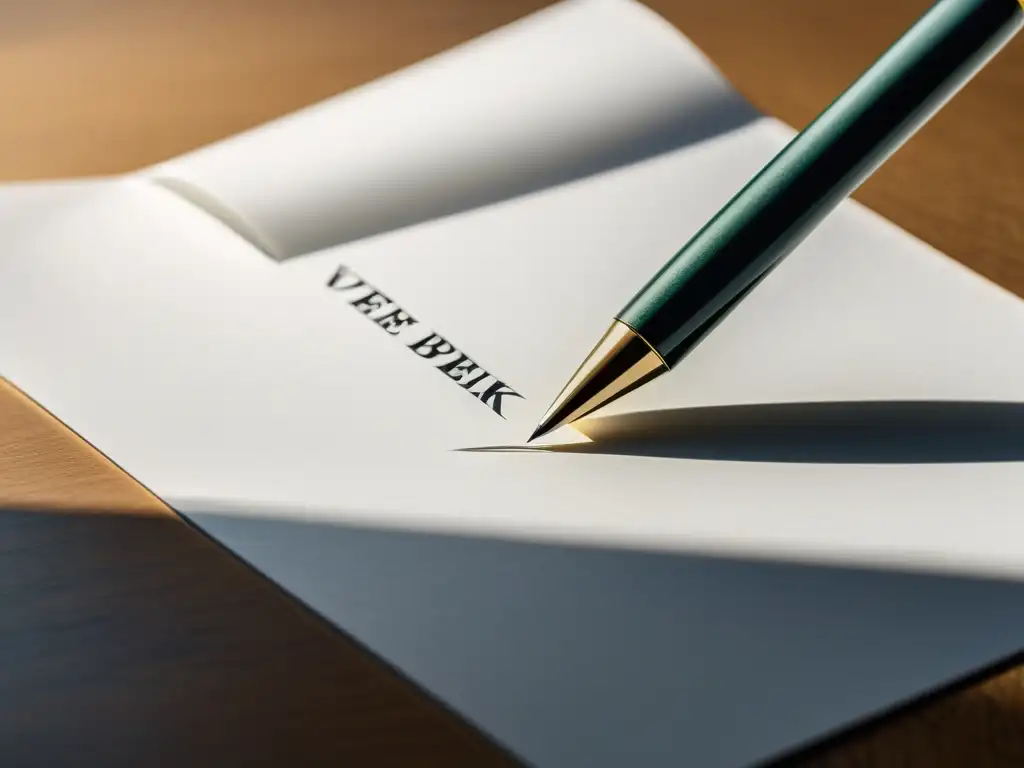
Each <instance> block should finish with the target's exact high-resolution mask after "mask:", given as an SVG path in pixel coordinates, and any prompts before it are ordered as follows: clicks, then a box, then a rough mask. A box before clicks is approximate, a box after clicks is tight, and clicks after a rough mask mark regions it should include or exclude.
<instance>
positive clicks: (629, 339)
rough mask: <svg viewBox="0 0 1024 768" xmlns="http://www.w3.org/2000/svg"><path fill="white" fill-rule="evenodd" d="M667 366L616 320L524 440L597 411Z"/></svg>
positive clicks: (656, 374)
mask: <svg viewBox="0 0 1024 768" xmlns="http://www.w3.org/2000/svg"><path fill="white" fill-rule="evenodd" d="M667 370H668V366H667V365H666V364H665V361H664V360H663V359H662V358H661V355H659V354H658V353H657V352H656V351H655V350H654V347H652V346H651V345H650V344H648V343H647V342H646V341H645V340H644V338H643V337H642V336H640V334H638V333H637V332H636V331H634V330H633V329H632V328H630V327H629V326H628V325H626V324H625V323H623V322H621V321H620V320H616V321H615V322H614V323H612V326H611V328H609V329H608V331H607V332H606V333H605V335H604V337H603V338H602V339H601V341H599V342H598V344H597V346H596V347H594V351H593V352H591V353H590V355H589V356H588V357H587V359H586V360H584V361H583V365H581V366H580V367H579V368H578V369H576V373H575V374H574V375H573V377H572V378H571V379H569V383H568V384H566V385H565V388H564V389H562V392H561V393H560V394H559V395H558V397H557V398H555V402H554V403H552V405H551V407H550V408H548V412H547V413H545V414H544V418H543V419H541V421H540V425H539V426H538V427H537V429H536V430H534V432H533V434H532V435H530V439H529V440H527V442H532V441H534V440H536V439H537V438H538V437H540V436H541V435H546V434H547V433H548V432H551V431H552V430H554V429H557V428H558V427H560V426H562V425H563V424H569V423H570V422H573V421H576V420H577V419H581V418H583V417H584V416H586V415H587V414H588V413H591V412H592V411H596V410H597V409H598V408H600V407H601V406H602V405H606V404H608V403H610V402H611V401H612V400H616V399H618V398H620V397H622V396H623V395H625V394H626V393H627V392H632V391H633V390H634V389H636V388H637V387H639V386H640V385H642V384H646V383H647V382H648V381H650V380H651V379H653V378H656V377H657V376H660V375H661V374H663V373H664V372H665V371H667Z"/></svg>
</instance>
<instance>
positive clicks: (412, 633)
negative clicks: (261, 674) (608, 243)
mask: <svg viewBox="0 0 1024 768" xmlns="http://www.w3.org/2000/svg"><path fill="white" fill-rule="evenodd" d="M453 492H457V489H453ZM207 509H210V510H211V511H210V512H207V513H196V514H189V515H188V517H189V519H191V520H192V521H193V522H194V523H196V524H197V525H199V526H200V527H201V528H203V529H204V530H206V531H207V532H208V533H209V534H210V535H212V536H214V537H215V538H217V539H218V540H219V541H221V542H222V543H223V544H224V545H226V546H227V547H229V548H231V549H232V550H234V551H235V552H236V553H237V554H238V555H240V556H241V557H242V558H243V559H245V560H247V561H249V562H250V563H251V564H253V565H254V566H255V567H256V568H257V569H259V570H261V571H262V572H264V573H265V574H266V575H267V576H269V577H270V578H271V579H273V580H275V581H276V582H278V583H279V584H280V585H281V586H282V587H284V588H285V589H286V590H289V591H290V592H292V593H293V594H294V595H296V596H297V597H298V598H300V599H301V600H303V601H304V602H306V603H307V604H308V605H309V606H310V607H312V608H313V609H314V610H316V611H318V612H320V613H321V614H322V615H324V616H325V617H327V618H328V619H329V620H331V621H332V622H333V623H335V624H336V625H337V626H338V627H340V628H341V629H343V630H344V631H345V632H347V633H349V634H350V635H352V636H354V637H355V638H356V639H357V640H359V641H360V642H362V643H363V644H365V645H366V646H368V647H369V648H370V649H371V650H373V651H374V652H375V653H376V654H378V655H379V656H380V657H382V658H383V659H385V660H386V661H387V662H389V663H390V664H392V665H393V666H395V667H396V668H397V669H398V670H400V671H401V672H402V673H404V674H405V675H406V676H408V677H409V678H410V679H412V680H413V681H415V682H416V683H418V684H419V685H421V686H423V687H424V688H425V689H426V690H428V691H430V692H431V693H432V694H433V695H435V696H436V697H438V698H439V699H440V700H442V701H443V702H445V703H446V704H447V705H448V706H450V707H451V708H453V709H454V710H455V711H456V712H458V713H460V714H461V715H462V716H463V717H465V718H466V719H468V720H469V721H470V722H472V723H474V724H475V725H477V726H478V727H479V728H481V729H482V730H483V731H485V732H486V733H488V734H489V735H490V736H491V737H493V738H495V739H496V740H497V741H499V742H500V743H502V744H504V745H505V746H506V747H507V748H509V749H510V750H511V751H512V752H513V753H515V754H516V755H518V756H519V757H520V758H521V759H523V760H524V761H526V762H527V763H529V764H531V765H535V766H541V767H550V768H605V767H607V768H621V767H622V766H633V765H635V766H644V767H645V768H662V767H665V768H669V767H671V768H677V766H680V765H692V766H701V768H726V767H728V768H737V767H739V766H749V765H753V764H760V763H762V762H763V761H765V760H767V759H769V758H772V757H774V756H778V755H782V754H786V753H789V752H790V751H791V750H793V749H795V748H798V747H799V746H801V745H805V744H807V743H808V742H809V741H812V740H817V739H819V738H821V737H823V736H827V735H831V734H833V733H835V732H836V731H837V729H843V728H846V727H847V726H849V725H850V724H851V723H855V722H858V721H862V720H863V719H864V718H867V717H870V716H872V715H874V714H877V713H878V712H879V711H880V710H884V709H887V708H890V707H892V706H894V705H897V704H900V703H903V702H906V701H908V700H909V699H911V698H913V697H917V696H919V695H921V694H923V693H926V692H928V691H930V690H933V689H935V688H936V687H939V686H941V685H945V684H947V683H949V682H951V681H952V680H954V679H956V678H959V677H961V676H963V675H965V674H966V673H969V672H972V671H974V670H977V669H979V668H982V667H986V666H988V665H989V664H991V663H993V662H994V661H996V660H999V659H1002V658H1005V657H1008V656H1010V655H1012V654H1013V653H1015V652H1016V651H1018V650H1019V649H1020V648H1021V646H1022V638H1024V613H1022V612H1021V611H1020V610H1019V607H1020V602H1021V598H1022V597H1024V585H1019V584H1014V583H1009V582H997V581H985V580H974V579H965V578H951V577H931V576H925V575H911V574H899V573H888V572H882V571H869V570H856V569H844V568H830V567H811V566H802V565H791V564H781V563H770V562H754V561H739V560H729V559H718V558H713V557H705V556H689V555H668V554H652V553H641V552H628V551H619V550H612V549H590V548H583V547H568V546H554V545H542V544H530V543H519V542H512V541H502V540H496V539H477V538H470V537H458V536H443V535H427V534H417V533H408V532H382V531H374V530H366V529H359V528H353V527H346V526H341V525H333V524H327V523H309V522H300V521H285V520H282V519H265V518H262V519H254V518H244V517H236V516H235V515H234V514H231V515H225V514H223V512H224V508H223V507H220V508H217V507H215V505H207ZM237 511H238V512H244V508H239V509H238V510H237Z"/></svg>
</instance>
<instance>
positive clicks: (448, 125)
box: [147, 0, 755, 259]
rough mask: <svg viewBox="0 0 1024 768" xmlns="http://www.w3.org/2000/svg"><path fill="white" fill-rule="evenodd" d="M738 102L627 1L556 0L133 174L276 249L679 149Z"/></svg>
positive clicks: (733, 120)
mask: <svg viewBox="0 0 1024 768" xmlns="http://www.w3.org/2000/svg"><path fill="white" fill-rule="evenodd" d="M754 116H755V114H754V111H753V109H751V107H750V106H749V105H748V104H746V102H744V101H743V99H742V98H740V96H739V95H738V94H736V93H735V92H734V91H733V90H732V88H731V87H730V86H729V85H728V84H727V83H726V81H725V80H724V79H723V78H722V77H721V76H720V75H719V74H718V72H717V71H716V70H715V69H714V67H713V66H712V65H711V64H710V63H709V62H708V61H707V59H706V58H705V57H704V56H703V55H702V54H701V53H700V52H699V51H698V50H697V49H696V48H694V47H693V46H692V45H691V44H690V42H689V41H687V40H686V39H685V38H684V37H683V36H682V35H680V34H679V32H678V31H676V30H675V29H674V28H673V27H672V26H671V25H670V24H668V23H667V22H665V21H664V20H663V19H661V18H659V17H658V16H656V15H655V14H654V13H653V12H652V11H650V10H648V9H647V8H646V7H644V6H642V5H641V4H639V3H637V2H634V0H568V1H567V2H563V3H559V4H557V5H555V6H553V7H550V8H547V9H545V10H542V11H540V12H538V13H536V14H534V15H532V16H529V17H527V18H525V19H523V20H521V21H518V22H516V23H513V24H511V25H509V26H507V27H504V28H502V29H499V30H496V31H495V32H493V33H491V34H489V35H485V36H484V37H481V38H478V39H476V40H473V41H471V42H470V43H468V44H465V45H462V46H459V47H457V48H455V49H453V50H451V51H449V52H446V53H444V54H441V55H439V56H436V57H434V58H432V59H429V60H427V61H424V62H422V63H420V64H418V65H416V66H414V67H411V68H408V69H405V70H402V71H401V72H398V73H396V74H394V75H392V76H390V77H386V78H383V79H381V80H378V81H376V82H373V83H370V84H368V85H366V86H363V87H361V88H357V89H355V90H353V91H351V92H349V93H345V94H342V95H340V96H337V97H335V98H332V99H329V100H327V101H325V102H322V103H320V104H317V105H315V106H313V107H310V108H308V109H305V110H302V111H300V112H297V113H294V114H292V115H289V116H287V117H284V118H282V119H280V120H276V121H274V122H272V123H269V124H267V125H264V126H261V127H259V128H256V129H254V130H251V131H248V132H246V133H243V134H240V135H238V136H234V137H231V138H229V139H226V140H224V141H221V142H218V143H215V144H213V145H211V146H208V147H204V148H202V149H200V150H197V151H195V152H192V153H190V154H187V155H185V156H183V157H180V158H177V159H175V160H171V161H169V162H167V163H164V164H162V165H159V166H157V167H155V168H153V169H150V170H149V171H147V176H150V177H154V178H158V179H162V180H164V181H165V182H166V183H167V184H168V185H169V186H170V187H171V188H173V189H175V190H176V191H178V192H180V193H181V194H183V195H184V196H186V197H187V198H189V199H193V200H194V201H196V202H197V203H198V204H200V205H201V206H203V207H206V208H207V209H208V210H211V211H213V212H215V213H216V214H217V215H218V216H220V217H221V218H222V219H223V220H225V221H227V222H229V223H230V224H231V226H233V227H234V228H235V229H236V230H238V231H240V232H242V233H243V234H245V236H246V237H247V238H249V239H251V240H252V241H254V242H256V243H258V244H259V245H260V246H261V247H262V248H263V249H264V250H265V251H266V252H267V253H269V254H271V255H273V256H274V257H276V258H281V259H284V258H288V257H291V256H295V255H299V254H303V253H308V252H311V251H314V250H318V249H321V248H325V247H328V246H332V245H336V244H339V243H345V242H349V241H351V240H355V239H358V238H360V237H365V236H367V235H373V234H377V233H380V232H385V231H389V230H392V229H395V228H398V227H400V226H403V225H407V224H411V223H415V222H418V221H424V220H428V219H432V218H435V217H438V216H443V215H446V214H451V213H454V212H458V211H461V210H466V209H469V208H473V207H477V206H480V205H483V204H486V203H490V202H493V201H496V200H501V199H504V198H507V197H511V196H514V195H518V194H522V193H524V192H528V191H531V190H535V189H540V188H543V187H547V186H551V185H553V184H558V183H561V182H564V181H566V180H570V179H574V178H579V177H582V176H586V175H589V174H592V173H594V172H596V171H600V170H602V169H606V168H610V167H614V166H617V165H621V164H624V163H628V162H631V161H634V160H636V159H639V158H643V157H647V156H651V155H654V154H657V153H659V152H662V151H664V150H666V149H669V148H672V147H677V146H682V145H685V144H689V143H692V142H695V141H699V140H701V139H704V138H707V137H708V136H712V135H715V134H717V133H720V132H722V131H725V130H728V129H730V128H733V127H736V126H738V125H741V124H743V123H745V122H747V121H749V120H751V119H753V117H754Z"/></svg>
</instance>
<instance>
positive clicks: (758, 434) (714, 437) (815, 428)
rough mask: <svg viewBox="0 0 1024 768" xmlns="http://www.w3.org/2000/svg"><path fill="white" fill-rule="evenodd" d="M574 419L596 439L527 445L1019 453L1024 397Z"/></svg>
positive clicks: (787, 458)
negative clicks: (1018, 399) (1021, 399)
mask: <svg viewBox="0 0 1024 768" xmlns="http://www.w3.org/2000/svg"><path fill="white" fill-rule="evenodd" d="M574 427H575V428H576V429H577V430H578V431H579V432H582V433H583V434H584V435H586V436H587V437H588V438H590V440H591V441H592V442H589V443H577V444H571V445H550V446H539V447H537V448H536V449H533V450H537V451H549V452H560V453H598V454H613V455H623V456H655V457H661V458H677V459H707V460H715V461H749V462H792V463H808V464H939V463H976V462H1011V461H1024V403H1014V402H971V401H943V400H934V401H920V400H918V401H847V402H818V403H806V402H805V403H768V404H763V405H724V406H710V407H699V408H669V409H662V410H654V411H644V412H638V413H626V414H620V415H616V416H605V417H595V418H590V419H584V420H582V421H580V422H578V423H577V424H576V425H574ZM523 449H524V448H523V447H522V446H519V447H514V446H508V447H505V448H499V447H493V448H482V449H469V450H510V451H512V450H523ZM527 450H529V448H528V447H527Z"/></svg>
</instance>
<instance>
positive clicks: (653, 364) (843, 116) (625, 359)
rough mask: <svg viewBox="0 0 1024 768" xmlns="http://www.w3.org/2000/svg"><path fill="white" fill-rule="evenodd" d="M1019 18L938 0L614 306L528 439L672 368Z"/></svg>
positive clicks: (998, 4) (1018, 4)
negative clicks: (591, 346)
mask: <svg viewBox="0 0 1024 768" xmlns="http://www.w3.org/2000/svg"><path fill="white" fill-rule="evenodd" d="M1022 24H1024V0H939V2H938V3H936V4H935V5H934V6H932V8H931V9H930V10H929V11H928V12H927V13H925V15H924V16H922V17H921V18H920V19H919V20H918V21H917V22H916V23H915V24H914V25H913V26H912V27H911V28H910V29H909V30H908V31H907V32H906V33H905V34H904V35H903V36H902V37H901V38H900V39H899V40H897V41H896V43H895V44H894V45H893V46H892V47H891V48H889V50H888V51H886V52H885V53H884V54H883V55H882V56H881V58H879V59H878V61H876V62H875V63H874V64H873V65H872V66H871V67H870V68H869V69H868V70H867V71H866V72H865V73H864V74H863V75H861V76H860V77H859V78H858V79H857V80H856V81H855V82H854V83H853V85H851V86H850V87H849V88H847V90H846V91H845V92H844V93H843V94H842V95H840V96H839V98H838V99H836V100H835V101H834V102H832V104H831V105H830V106H829V107H828V108H827V109H826V110H825V111H824V112H822V113H821V114H820V115H819V116H818V117H817V118H816V119H815V120H814V121H813V122H812V123H811V124H810V125H808V126H807V127H806V128H805V129H804V130H803V131H801V132H800V133H799V134H798V135H797V136H796V137H795V138H794V139H793V140H792V141H791V142H790V143H789V144H788V145H787V146H786V147H785V148H784V149H783V150H782V151H781V152H780V153H779V154H778V155H776V156H775V158H774V159H773V160H772V161H771V162H769V163H768V165H766V166H765V167H764V168H763V169H762V170H761V171H760V172H759V173H758V174H757V175H756V176H755V177H754V178H753V179H752V180H751V181H750V182H748V183H747V185H746V186H745V187H743V189H741V190H740V191H739V192H738V193H737V194H736V195H735V196H734V197H733V198H732V199H731V200H730V201H729V202H728V203H727V204H726V205H725V207H723V208H722V209H721V210H720V211H719V212H718V213H717V214H715V216H714V217H713V218H712V219H711V220H710V221H709V222H708V223H707V224H705V225H704V227H703V228H702V229H701V230H700V231H698V232H697V234H696V235H694V236H693V238H691V239H690V241H689V242H688V243H687V244H686V245H685V246H683V248H682V249H681V250H680V251H678V252H677V253H676V255H675V256H673V257H672V259H670V260H669V261H668V263H667V264H665V265H664V266H663V267H662V268H661V270H660V271H659V272H658V273H657V274H656V275H655V276H654V277H653V278H652V279H651V280H650V282H648V283H647V285H646V286H644V287H643V288H642V289H641V290H640V292H639V293H637V294H636V296H634V297H633V299H632V300H631V301H630V302H629V303H628V304H627V305H626V307H625V308H624V309H623V310H622V311H621V312H619V314H618V315H616V316H615V319H614V321H613V322H612V324H611V326H610V327H609V329H608V331H607V332H606V333H605V335H604V336H603V337H602V339H601V340H600V341H599V342H598V344H597V346H595V347H594V349H593V351H592V352H591V353H590V355H589V356H588V357H587V358H586V360H585V361H584V362H583V364H582V365H581V366H580V367H579V368H578V369H577V371H576V373H575V374H574V375H573V377H572V378H571V379H570V380H569V383H568V384H566V385H565V387H564V388H563V389H562V392H561V393H560V394H559V395H558V397H557V398H556V399H555V401H554V403H553V404H552V405H551V407H550V408H549V409H548V411H547V413H546V414H545V415H544V417H543V418H542V419H541V422H540V425H539V426H538V427H537V429H536V430H535V431H534V433H533V435H531V436H530V440H534V439H536V438H538V437H540V436H541V435H543V434H546V433H547V432H550V431H551V430H553V429H555V428H557V427H560V426H562V425H563V424H569V423H571V422H573V421H576V420H577V419H580V418H582V417H583V416H586V415H587V414H589V413H591V412H593V411H594V410H596V409H598V408H600V407H601V406H603V405H606V404H608V403H609V402H611V401H612V400H615V399H617V398H619V397H622V396H623V395H625V394H626V393H628V392H631V391H633V390H635V389H637V388H638V387H640V386H643V385H644V384H646V383H648V382H649V381H651V380H653V379H655V378H657V377H658V376H660V375H661V374H663V373H665V372H666V371H668V370H670V369H671V368H672V367H674V366H675V365H676V364H677V363H678V362H679V361H680V360H682V359H683V358H684V357H685V356H686V354H687V353H689V352H690V351H691V350H692V349H693V348H694V347H695V346H697V344H698V343H699V342H700V341H701V340H702V339H703V338H705V337H706V336H707V334H708V333H709V332H710V331H712V330H713V329H714V327H715V326H716V325H717V324H718V323H719V322H720V321H721V320H722V319H723V318H724V317H725V316H726V315H727V314H728V313H729V312H730V311H731V310H732V309H733V308H735V307H736V305H737V304H739V302H740V301H742V299H743V298H745V297H746V296H747V294H748V293H750V291H751V290H753V289H754V288H755V287H756V286H757V285H758V283H759V282H760V281H761V280H762V279H764V278H765V277H766V276H767V274H768V272H769V271H770V270H771V269H772V268H773V267H774V266H776V265H777V264H778V263H779V262H780V260H781V259H783V258H784V257H785V256H786V255H788V254H789V253H790V252H792V251H793V249H795V248H796V246H797V245H799V244H800V242H802V241H803V240H804V238H806V237H807V235H808V234H810V233H811V231H813V229H814V228H815V227H816V226H817V225H818V224H820V223H821V221H822V220H823V219H824V218H825V217H826V216H828V214H829V213H830V212H831V211H832V210H833V209H835V207H836V206H837V205H839V203H840V202H842V201H843V200H844V199H845V198H846V197H847V196H849V195H850V194H851V193H852V192H853V191H854V190H855V189H856V188H857V187H858V186H860V184H861V183H862V182H864V180H865V179H867V178H868V177H869V176H870V175H871V173H873V172H874V171H875V169H877V168H878V167H879V166H880V165H881V164H882V163H884V162H885V160H886V159H887V158H888V157H889V156H890V155H891V154H892V153H893V152H895V151H896V150H897V149H898V148H899V147H900V146H901V145H902V144H903V143H904V142H905V141H906V140H907V139H909V138H910V137H911V136H912V135H913V134H914V133H915V132H916V131H917V130H918V129H919V128H920V127H921V126H922V125H924V124H925V123H926V122H927V121H928V119H929V118H931V116H932V115H934V114H935V113H936V112H937V111H938V110H939V109H941V107H942V106H943V105H944V104H945V103H946V101H948V100H949V99H950V98H951V97H952V96H953V95H954V94H955V93H956V92H957V91H958V90H959V89H960V88H961V87H962V86H963V85H964V84H966V83H967V81H968V80H970V78H971V77H972V76H973V75H974V74H975V73H977V72H978V71H979V70H980V69H981V68H982V67H983V66H984V65H985V64H986V63H987V62H988V60H989V59H991V58H992V57H993V56H994V55H995V54H996V53H997V52H998V51H999V50H1000V49H1001V48H1002V47H1003V45H1005V44H1006V43H1007V42H1008V41H1009V40H1010V38H1011V37H1013V35H1014V34H1015V33H1016V32H1017V31H1018V30H1019V29H1020V28H1021V26H1022ZM1022 98H1024V95H1022Z"/></svg>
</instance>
